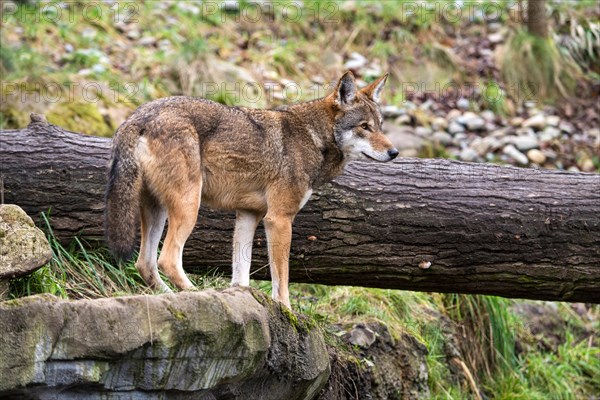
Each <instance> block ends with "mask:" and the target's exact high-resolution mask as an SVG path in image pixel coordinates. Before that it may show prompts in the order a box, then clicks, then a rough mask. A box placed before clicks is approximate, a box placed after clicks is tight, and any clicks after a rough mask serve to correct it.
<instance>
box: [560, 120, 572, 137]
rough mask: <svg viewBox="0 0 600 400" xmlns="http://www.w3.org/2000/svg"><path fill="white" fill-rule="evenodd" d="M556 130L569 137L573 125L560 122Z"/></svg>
mask: <svg viewBox="0 0 600 400" xmlns="http://www.w3.org/2000/svg"><path fill="white" fill-rule="evenodd" d="M558 129H560V130H561V131H563V132H566V133H568V134H569V135H570V134H572V133H573V125H571V124H570V123H569V122H567V121H561V122H560V124H558Z"/></svg>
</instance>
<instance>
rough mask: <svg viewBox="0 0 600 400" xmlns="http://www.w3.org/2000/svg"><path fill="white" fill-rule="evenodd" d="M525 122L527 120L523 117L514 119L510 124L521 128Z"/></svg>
mask: <svg viewBox="0 0 600 400" xmlns="http://www.w3.org/2000/svg"><path fill="white" fill-rule="evenodd" d="M524 121H525V120H524V119H523V118H521V117H514V118H511V120H510V124H511V125H512V126H514V127H520V126H521V125H523V122H524Z"/></svg>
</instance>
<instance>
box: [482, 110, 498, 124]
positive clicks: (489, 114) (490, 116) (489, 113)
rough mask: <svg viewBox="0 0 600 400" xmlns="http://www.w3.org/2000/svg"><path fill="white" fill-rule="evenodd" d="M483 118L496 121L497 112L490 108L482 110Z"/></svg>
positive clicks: (487, 120)
mask: <svg viewBox="0 0 600 400" xmlns="http://www.w3.org/2000/svg"><path fill="white" fill-rule="evenodd" d="M481 118H483V119H485V121H486V122H494V121H495V120H496V114H494V112H493V111H490V110H484V111H482V112H481Z"/></svg>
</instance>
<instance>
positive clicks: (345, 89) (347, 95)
mask: <svg viewBox="0 0 600 400" xmlns="http://www.w3.org/2000/svg"><path fill="white" fill-rule="evenodd" d="M356 90H357V89H356V81H355V80H354V75H353V74H352V72H350V71H348V72H346V73H345V74H344V75H343V76H342V77H341V78H340V81H339V82H338V84H337V87H336V88H335V102H336V103H337V104H339V105H348V104H351V103H352V102H353V101H354V99H355V98H356Z"/></svg>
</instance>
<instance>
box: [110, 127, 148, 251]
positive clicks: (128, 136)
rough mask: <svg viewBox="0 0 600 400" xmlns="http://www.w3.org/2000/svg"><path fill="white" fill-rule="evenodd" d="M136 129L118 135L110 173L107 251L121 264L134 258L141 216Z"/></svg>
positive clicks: (116, 135)
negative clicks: (122, 261)
mask: <svg viewBox="0 0 600 400" xmlns="http://www.w3.org/2000/svg"><path fill="white" fill-rule="evenodd" d="M138 138H139V133H138V129H137V127H136V126H135V125H133V126H131V125H123V126H121V127H120V128H119V130H118V131H117V133H116V134H115V137H114V140H113V147H112V155H111V160H110V164H109V171H108V185H107V187H106V197H105V208H104V232H105V237H106V241H107V243H108V247H109V248H110V250H111V251H112V253H113V254H114V256H115V257H116V258H117V259H119V260H129V259H130V258H131V256H132V255H133V252H134V249H135V243H136V234H137V228H138V224H139V216H140V192H141V188H142V174H141V171H140V165H139V162H138V160H137V159H136V155H135V149H136V146H137V142H138V140H137V139H138Z"/></svg>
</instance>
